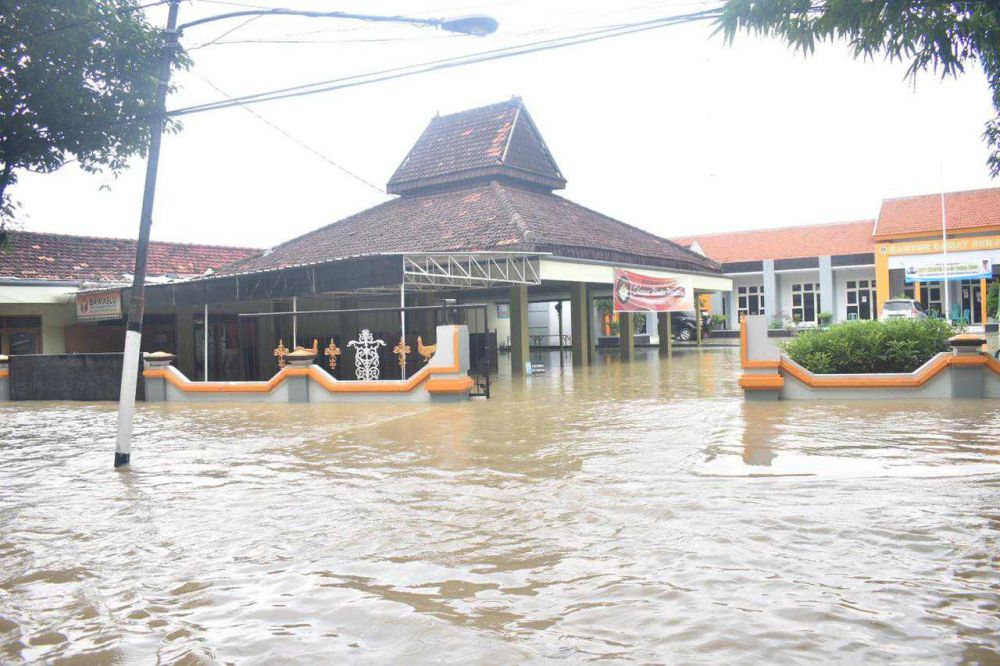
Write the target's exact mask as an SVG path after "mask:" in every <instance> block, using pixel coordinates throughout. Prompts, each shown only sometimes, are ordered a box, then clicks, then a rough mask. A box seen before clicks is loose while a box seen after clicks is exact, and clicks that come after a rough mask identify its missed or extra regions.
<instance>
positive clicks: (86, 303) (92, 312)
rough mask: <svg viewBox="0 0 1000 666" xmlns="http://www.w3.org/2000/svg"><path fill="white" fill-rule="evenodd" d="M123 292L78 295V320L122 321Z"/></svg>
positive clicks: (98, 292) (97, 292)
mask: <svg viewBox="0 0 1000 666" xmlns="http://www.w3.org/2000/svg"><path fill="white" fill-rule="evenodd" d="M121 316H122V292H121V291H120V290H118V289H115V290H113V291H95V292H90V293H86V294H77V295H76V317H77V319H88V320H95V319H121Z"/></svg>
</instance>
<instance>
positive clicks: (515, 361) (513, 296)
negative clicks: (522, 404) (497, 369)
mask: <svg viewBox="0 0 1000 666" xmlns="http://www.w3.org/2000/svg"><path fill="white" fill-rule="evenodd" d="M528 361H529V356H528V287H527V286H519V287H511V288H510V371H511V374H513V375H515V376H516V375H523V374H524V364H525V363H527V362H528Z"/></svg>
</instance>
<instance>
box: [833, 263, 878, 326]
mask: <svg viewBox="0 0 1000 666" xmlns="http://www.w3.org/2000/svg"><path fill="white" fill-rule="evenodd" d="M874 279H875V267H874V266H872V267H870V268H845V269H837V268H834V269H833V293H834V295H835V298H836V299H837V300H836V304H835V307H836V310H827V308H826V306H825V305H824V306H823V309H824V310H827V312H832V313H833V317H834V319H833V320H834V321H836V322H840V321H847V283H848V282H849V281H856V280H874Z"/></svg>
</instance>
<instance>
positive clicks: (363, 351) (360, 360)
mask: <svg viewBox="0 0 1000 666" xmlns="http://www.w3.org/2000/svg"><path fill="white" fill-rule="evenodd" d="M347 346H348V347H354V349H355V355H354V376H355V377H357V378H358V380H359V381H363V382H373V381H376V380H377V379H378V376H379V362H378V348H379V347H384V346H385V341H384V340H376V339H375V338H374V337H372V332H371V331H369V330H368V329H367V328H363V329H361V334H360V335H359V336H358V339H357V340H351V341H350V342H348V343H347Z"/></svg>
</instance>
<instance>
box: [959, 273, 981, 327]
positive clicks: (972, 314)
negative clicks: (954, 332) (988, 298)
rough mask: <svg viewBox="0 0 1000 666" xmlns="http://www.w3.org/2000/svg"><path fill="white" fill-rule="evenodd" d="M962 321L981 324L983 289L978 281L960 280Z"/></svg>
mask: <svg viewBox="0 0 1000 666" xmlns="http://www.w3.org/2000/svg"><path fill="white" fill-rule="evenodd" d="M962 319H964V320H965V321H967V322H969V323H970V324H980V325H981V324H982V323H983V288H982V284H981V283H980V282H979V280H962Z"/></svg>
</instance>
